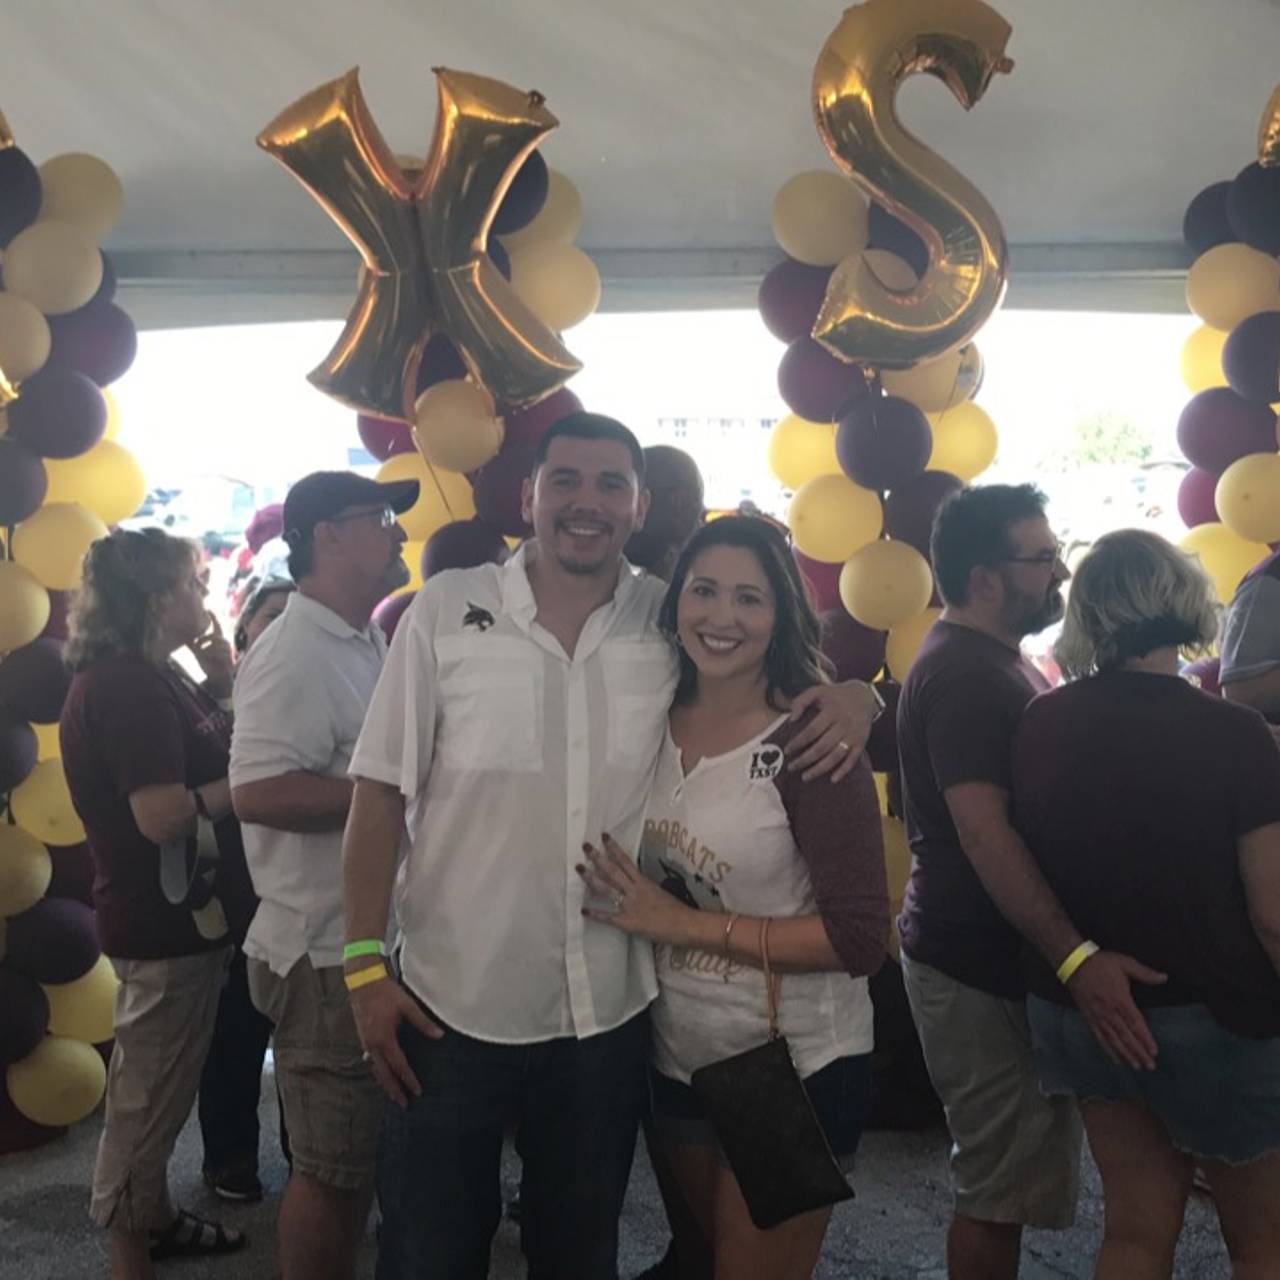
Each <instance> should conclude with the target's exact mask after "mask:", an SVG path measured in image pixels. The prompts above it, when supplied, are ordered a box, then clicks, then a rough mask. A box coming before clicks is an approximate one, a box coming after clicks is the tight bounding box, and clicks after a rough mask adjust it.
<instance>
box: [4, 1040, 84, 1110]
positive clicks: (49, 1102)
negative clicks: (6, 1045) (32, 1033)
mask: <svg viewBox="0 0 1280 1280" xmlns="http://www.w3.org/2000/svg"><path fill="white" fill-rule="evenodd" d="M5 1085H6V1087H7V1088H8V1091H9V1098H10V1099H11V1101H12V1102H13V1105H14V1106H15V1107H17V1108H18V1110H19V1111H21V1112H22V1114H23V1115H24V1116H26V1117H27V1119H28V1120H33V1121H35V1123H36V1124H47V1125H53V1126H55V1127H56V1126H59V1125H67V1124H76V1123H77V1122H79V1121H81V1120H83V1119H84V1118H85V1116H87V1115H88V1114H89V1113H90V1112H91V1111H92V1110H93V1109H94V1107H96V1106H97V1105H98V1103H99V1102H101V1101H102V1095H103V1094H104V1093H105V1092H106V1088H107V1068H106V1067H105V1066H104V1065H103V1061H102V1056H101V1055H100V1054H99V1053H98V1051H97V1049H95V1048H94V1047H93V1046H92V1045H91V1044H85V1043H84V1041H83V1040H71V1039H69V1038H68V1037H66V1036H45V1038H44V1039H43V1040H41V1041H40V1043H39V1044H38V1045H36V1047H35V1048H34V1049H33V1050H32V1051H31V1052H30V1053H29V1054H27V1056H26V1057H25V1058H23V1059H21V1061H19V1062H13V1063H10V1064H9V1069H8V1071H7V1072H5Z"/></svg>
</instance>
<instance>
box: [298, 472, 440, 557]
mask: <svg viewBox="0 0 1280 1280" xmlns="http://www.w3.org/2000/svg"><path fill="white" fill-rule="evenodd" d="M418 488H419V486H418V482H417V481H416V480H393V481H390V482H388V483H386V484H379V483H378V481H377V480H369V479H367V478H366V477H364V476H358V475H356V473H355V472H354V471H313V472H312V473H311V474H310V475H309V476H303V477H302V479H301V480H299V481H297V482H296V483H295V484H294V486H293V487H292V488H291V489H290V490H289V493H288V496H287V497H286V498H285V500H284V540H285V541H286V542H287V543H289V545H290V546H294V545H296V544H297V543H299V542H302V541H304V540H305V539H307V538H309V537H310V536H311V534H312V533H313V532H314V530H315V527H316V525H318V524H321V523H322V522H323V521H325V520H332V519H333V517H334V516H336V515H337V514H338V513H339V512H340V511H344V510H346V508H347V507H356V506H360V505H361V504H363V503H368V504H369V505H370V506H375V505H379V504H380V505H382V506H386V507H390V508H391V510H392V511H394V512H395V513H396V515H402V514H403V513H404V512H406V511H408V510H409V508H410V507H411V506H413V504H414V503H415V502H417V500H418Z"/></svg>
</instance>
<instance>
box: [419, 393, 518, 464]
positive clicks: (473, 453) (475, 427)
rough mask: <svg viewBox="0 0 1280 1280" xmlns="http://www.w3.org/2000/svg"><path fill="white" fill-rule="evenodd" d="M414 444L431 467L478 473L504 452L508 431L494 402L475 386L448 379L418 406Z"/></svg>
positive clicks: (427, 395)
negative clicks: (501, 450) (495, 411)
mask: <svg viewBox="0 0 1280 1280" xmlns="http://www.w3.org/2000/svg"><path fill="white" fill-rule="evenodd" d="M415 413H416V415H417V425H416V426H415V427H414V429H413V441H414V443H415V444H416V445H417V446H418V450H419V451H420V452H421V454H422V456H423V457H424V458H425V459H426V461H427V463H428V465H430V466H433V467H440V468H441V469H442V470H444V471H456V472H459V473H463V472H467V471H475V470H477V469H479V468H480V467H482V466H484V464H485V463H486V462H488V461H490V460H491V459H492V458H493V456H494V455H495V454H496V453H497V452H498V450H499V449H501V448H502V437H503V435H504V433H505V430H506V428H505V427H504V426H503V423H502V419H501V418H499V417H497V416H496V415H495V414H494V411H493V401H492V400H491V399H490V398H489V397H488V395H486V394H485V392H484V391H483V390H481V388H479V387H477V386H476V384H475V383H474V382H468V381H467V380H466V379H465V378H446V379H445V380H444V381H443V382H437V383H436V384H435V385H434V386H430V387H428V388H427V389H426V390H425V391H424V392H423V393H422V394H421V395H420V396H419V397H418V403H417V405H416V406H415Z"/></svg>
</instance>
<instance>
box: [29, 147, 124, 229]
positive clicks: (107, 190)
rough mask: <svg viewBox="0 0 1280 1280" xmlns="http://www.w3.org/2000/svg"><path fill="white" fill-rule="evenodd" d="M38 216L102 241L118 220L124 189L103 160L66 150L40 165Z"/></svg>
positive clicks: (81, 152)
mask: <svg viewBox="0 0 1280 1280" xmlns="http://www.w3.org/2000/svg"><path fill="white" fill-rule="evenodd" d="M40 188H41V201H40V217H41V218H56V219H57V220H58V221H60V222H70V223H72V224H74V225H75V226H77V227H82V228H83V229H84V230H85V231H87V232H88V233H89V235H91V236H92V237H93V238H94V240H102V239H103V238H105V237H106V235H107V234H108V233H109V232H110V231H111V229H112V228H113V227H114V226H115V225H116V223H117V222H119V221H120V211H121V210H122V209H123V208H124V188H123V187H122V186H121V185H120V179H119V177H118V176H117V175H116V171H115V170H114V169H113V168H112V167H111V166H110V165H109V164H107V162H106V161H105V160H99V159H98V157H97V156H91V155H87V154H85V153H84V152H83V151H68V152H65V153H64V154H63V155H60V156H54V157H53V158H52V159H49V160H46V161H45V162H44V164H42V165H41V166H40Z"/></svg>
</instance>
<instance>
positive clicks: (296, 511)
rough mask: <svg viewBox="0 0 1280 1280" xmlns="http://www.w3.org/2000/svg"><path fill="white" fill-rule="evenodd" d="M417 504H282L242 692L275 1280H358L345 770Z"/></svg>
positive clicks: (368, 1108)
mask: <svg viewBox="0 0 1280 1280" xmlns="http://www.w3.org/2000/svg"><path fill="white" fill-rule="evenodd" d="M417 497H418V485H417V482H416V481H407V482H402V483H399V484H377V483H375V482H374V481H372V480H367V479H364V478H363V477H361V476H357V475H354V474H352V473H350V472H340V471H326V472H316V473H314V474H312V475H309V476H306V477H304V478H303V479H301V480H299V481H298V482H297V484H295V485H294V486H293V488H292V489H290V490H289V495H288V497H287V498H286V500H285V504H284V529H285V533H284V536H285V539H286V540H287V542H288V544H289V570H290V573H291V574H292V575H293V577H294V579H295V581H296V582H297V584H298V590H297V591H296V592H295V593H294V594H293V595H292V596H290V598H289V603H288V605H287V606H286V608H285V611H284V613H283V614H282V615H281V616H280V618H278V619H277V620H276V622H275V623H274V624H273V625H272V626H271V627H270V628H269V629H268V630H267V631H266V632H265V633H264V634H263V635H262V637H261V638H260V639H259V640H258V642H257V644H255V645H254V646H253V648H252V649H251V650H250V651H249V653H248V655H247V657H246V658H245V659H244V662H243V664H242V666H241V668H240V671H239V673H238V676H237V680H236V689H235V708H236V723H235V733H234V738H233V740H232V747H231V774H230V777H231V788H232V792H231V794H232V801H233V804H234V806H235V811H236V816H237V817H238V818H239V819H240V821H241V823H242V824H243V830H244V842H245V854H246V858H247V861H248V863H249V872H250V875H251V876H252V879H253V885H254V889H255V891H256V892H257V894H258V897H259V898H260V899H261V903H260V905H259V907H258V910H257V914H256V915H255V916H254V919H253V923H252V925H251V926H250V928H249V935H248V938H247V939H246V940H245V944H244V950H245V954H246V956H248V958H249V959H248V965H249V988H250V992H251V994H252V996H253V1000H254V1003H255V1004H256V1005H257V1007H258V1008H259V1009H260V1010H261V1011H262V1012H263V1013H264V1014H266V1016H267V1017H268V1018H270V1019H271V1021H272V1022H273V1023H274V1024H275V1062H276V1078H277V1080H278V1082H279V1085H280V1096H281V1100H282V1102H283V1106H284V1113H285V1121H286V1124H287V1125H288V1129H289V1138H290V1143H291V1148H292V1154H293V1175H292V1177H291V1178H290V1180H289V1186H288V1189H287V1190H286V1192H285V1196H284V1202H283V1203H282V1205H281V1207H280V1255H281V1266H282V1270H283V1273H284V1277H285V1280H318V1278H323V1280H328V1278H330V1277H332V1278H333V1280H346V1278H347V1277H350V1276H351V1274H352V1271H353V1268H354V1262H355V1251H356V1246H357V1244H358V1242H359V1238H360V1231H361V1228H362V1226H363V1223H364V1219H365V1215H366V1214H367V1212H368V1206H369V1197H370V1195H371V1193H372V1186H373V1163H374V1151H375V1148H376V1144H377V1131H378V1124H379V1121H380V1117H381V1110H382V1098H381V1094H380V1092H379V1090H378V1088H377V1086H376V1084H374V1083H373V1081H372V1080H371V1079H370V1078H369V1072H368V1068H367V1066H366V1065H365V1064H364V1063H363V1062H362V1060H361V1048H360V1042H359V1039H358V1037H357V1035H356V1030H355V1024H354V1023H353V1021H352V1018H351V1010H350V1004H349V1002H348V1000H347V995H346V992H345V990H344V989H343V986H342V865H341V858H342V828H343V825H344V824H345V822H346V819H347V811H348V809H349V808H350V804H351V790H352V786H351V781H350V779H349V777H348V776H347V769H348V766H349V765H350V762H351V753H352V751H353V749H354V747H355V743H356V738H357V736H358V735H359V733H360V726H361V724H362V723H363V721H364V715H365V711H366V709H367V707H368V705H369V699H370V698H371V697H372V696H373V689H374V685H375V684H376V682H377V679H378V675H379V673H380V672H381V670H382V663H383V659H384V657H385V655H386V641H385V639H384V637H383V635H382V632H381V630H380V629H379V628H378V626H377V624H376V623H371V622H370V615H371V614H372V612H373V608H374V606H375V605H376V604H377V602H378V601H379V600H381V599H382V598H383V597H384V596H386V595H387V594H388V593H389V592H391V591H394V590H395V589H396V588H397V587H402V586H404V585H405V583H406V582H408V580H409V570H408V568H407V566H406V565H405V562H404V559H403V557H402V556H401V551H400V549H401V546H402V545H403V543H404V540H405V535H404V531H403V530H402V529H401V528H400V526H399V524H397V522H396V515H397V513H399V512H403V511H406V510H408V509H409V507H411V506H412V505H413V503H414V502H415V501H416V500H417Z"/></svg>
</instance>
